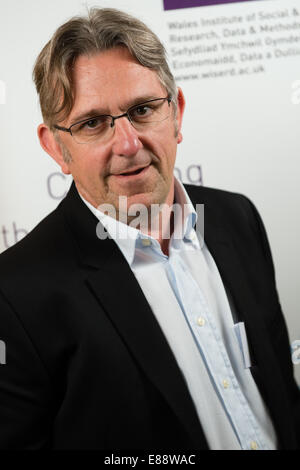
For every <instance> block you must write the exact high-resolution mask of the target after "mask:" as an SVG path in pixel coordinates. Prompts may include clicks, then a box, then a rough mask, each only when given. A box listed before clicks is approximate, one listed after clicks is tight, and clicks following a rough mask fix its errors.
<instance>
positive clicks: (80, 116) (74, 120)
mask: <svg viewBox="0 0 300 470" xmlns="http://www.w3.org/2000/svg"><path fill="white" fill-rule="evenodd" d="M159 98H165V96H159V97H158V96H155V95H143V96H139V97H137V98H135V99H134V100H133V101H130V102H128V103H126V104H125V106H124V107H123V108H120V109H121V110H122V109H123V112H126V111H127V110H128V109H130V108H132V107H133V106H136V105H138V104H142V103H145V102H146V101H150V100H156V99H159ZM101 115H109V113H108V112H105V111H104V110H103V109H102V110H101V109H100V108H91V109H89V110H87V111H84V112H82V113H80V114H77V115H76V116H75V117H74V118H72V120H71V123H70V126H72V125H73V124H76V123H77V122H79V121H83V120H85V119H89V118H91V117H94V116H101Z"/></svg>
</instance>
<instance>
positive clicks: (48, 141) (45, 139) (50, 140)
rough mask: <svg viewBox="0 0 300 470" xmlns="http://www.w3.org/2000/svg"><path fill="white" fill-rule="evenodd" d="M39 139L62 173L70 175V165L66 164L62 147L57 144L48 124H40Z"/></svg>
mask: <svg viewBox="0 0 300 470" xmlns="http://www.w3.org/2000/svg"><path fill="white" fill-rule="evenodd" d="M37 134H38V138H39V141H40V144H41V147H42V148H43V149H44V150H45V152H47V153H48V154H49V155H50V157H52V158H53V160H55V161H56V163H57V164H58V165H59V166H60V167H61V171H62V172H63V173H64V174H65V175H70V174H71V171H70V169H69V164H68V163H66V162H65V160H64V158H63V153H62V149H61V145H60V144H59V143H58V142H57V140H56V139H55V137H54V134H53V132H52V131H51V130H50V129H49V127H48V126H46V124H40V125H39V126H38V129H37Z"/></svg>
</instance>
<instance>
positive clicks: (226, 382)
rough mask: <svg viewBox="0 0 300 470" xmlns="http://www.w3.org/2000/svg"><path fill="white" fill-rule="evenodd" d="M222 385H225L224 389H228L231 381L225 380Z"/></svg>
mask: <svg viewBox="0 0 300 470" xmlns="http://www.w3.org/2000/svg"><path fill="white" fill-rule="evenodd" d="M222 384H223V387H224V388H228V387H229V381H228V380H226V379H224V380H223V382H222Z"/></svg>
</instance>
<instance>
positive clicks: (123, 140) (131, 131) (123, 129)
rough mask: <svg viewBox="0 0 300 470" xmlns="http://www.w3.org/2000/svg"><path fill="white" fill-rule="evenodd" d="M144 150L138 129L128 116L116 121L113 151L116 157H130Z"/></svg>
mask: <svg viewBox="0 0 300 470" xmlns="http://www.w3.org/2000/svg"><path fill="white" fill-rule="evenodd" d="M140 148H142V142H141V141H140V139H139V137H138V133H137V131H136V129H135V128H134V127H133V126H132V124H131V123H130V122H129V120H128V118H127V117H126V116H124V117H122V118H120V119H118V120H115V123H114V137H113V144H112V151H113V153H114V154H116V155H120V156H124V157H130V156H132V155H135V154H136V153H137V152H138V150H140Z"/></svg>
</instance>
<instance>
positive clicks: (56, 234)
mask: <svg viewBox="0 0 300 470" xmlns="http://www.w3.org/2000/svg"><path fill="white" fill-rule="evenodd" d="M34 80H35V83H36V86H37V91H38V93H39V96H40V102H41V109H42V113H43V118H44V123H43V124H41V125H40V126H39V128H38V136H39V139H40V143H41V145H42V147H43V148H44V150H45V151H46V152H47V153H49V154H50V155H51V157H53V158H54V159H55V160H56V162H57V163H58V164H59V165H60V167H61V169H62V171H63V172H64V173H65V174H72V176H73V179H74V182H73V184H72V186H71V189H70V191H69V193H68V195H67V196H66V198H65V199H64V200H63V201H62V202H61V204H60V205H59V206H58V208H57V209H56V210H55V211H54V212H53V213H52V214H50V215H49V216H48V217H46V218H45V219H44V220H43V221H42V222H41V223H40V224H39V225H38V226H37V227H36V228H35V229H34V230H33V231H32V232H31V233H30V234H29V235H28V236H27V237H25V238H24V239H23V240H22V241H21V242H20V243H18V244H17V245H15V246H14V247H12V248H10V249H9V250H7V251H6V252H5V253H3V254H2V255H1V257H0V299H1V300H0V302H1V303H0V324H1V340H2V341H4V342H5V345H6V364H5V365H2V366H1V370H0V422H1V425H0V447H1V448H2V449H11V448H18V449H41V448H51V449H146V450H147V449H156V450H157V449H175V450H182V449H195V450H204V449H249V450H250V449H253V450H255V449H258V450H260V449H278V448H281V449H295V448H297V447H298V446H299V423H300V421H299V411H300V410H299V407H300V394H299V389H298V387H297V385H296V383H295V381H294V378H293V370H292V362H291V358H290V351H289V341H288V336H287V330H286V326H285V323H284V319H283V315H282V312H281V308H280V304H279V301H278V297H277V293H276V287H275V279H274V269H273V264H272V259H271V253H270V250H269V246H268V241H267V238H266V234H265V231H264V228H263V225H262V222H261V220H260V218H259V215H258V213H257V211H256V209H255V208H254V206H253V205H252V203H251V202H250V201H249V200H248V199H246V198H245V197H244V196H241V195H237V194H232V193H229V192H225V191H220V190H214V189H209V188H204V187H193V186H185V187H184V186H183V185H181V183H180V182H179V181H176V180H175V179H174V176H173V168H174V163H175V156H176V148H177V144H178V143H180V142H181V140H182V134H181V124H182V118H183V112H184V105H185V101H184V96H183V93H182V91H181V90H180V89H178V90H177V89H176V87H175V84H174V80H173V77H172V75H171V73H170V71H169V68H168V65H167V63H166V60H165V54H164V49H163V46H162V45H161V43H160V42H159V40H158V38H157V37H156V36H155V35H154V34H153V33H152V32H151V31H150V30H149V29H148V28H147V27H146V26H145V25H144V24H143V23H141V22H140V21H138V20H136V19H134V18H132V17H130V16H128V15H126V14H124V13H121V12H119V11H117V10H113V9H94V10H91V11H90V13H89V15H88V17H87V18H74V19H72V20H70V21H69V22H67V23H66V24H64V25H62V26H61V27H60V28H59V29H58V30H57V32H56V33H55V34H54V36H53V38H52V39H51V41H49V43H48V44H47V45H46V46H45V47H44V49H43V50H42V52H41V53H40V55H39V57H38V59H37V62H36V65H35V69H34ZM201 204H204V207H205V213H204V215H205V233H204V235H205V237H204V240H203V238H202V235H203V232H202V233H199V231H198V230H197V227H196V225H195V223H196V222H197V224H198V222H199V220H200V219H201V213H198V219H197V212H198V211H197V212H196V210H195V209H196V208H197V207H200V208H201V207H202V206H201ZM173 206H174V207H173ZM175 206H176V207H177V209H176V210H173V208H175ZM157 207H159V208H161V210H160V211H157ZM145 209H146V211H145ZM138 213H143V217H141V218H138V217H137V214H138ZM178 214H179V215H178ZM135 216H136V217H135ZM150 220H152V221H153V222H154V224H153V225H152V224H150ZM175 235H176V236H175ZM297 426H298V427H297Z"/></svg>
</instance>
